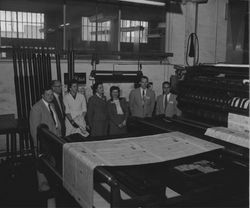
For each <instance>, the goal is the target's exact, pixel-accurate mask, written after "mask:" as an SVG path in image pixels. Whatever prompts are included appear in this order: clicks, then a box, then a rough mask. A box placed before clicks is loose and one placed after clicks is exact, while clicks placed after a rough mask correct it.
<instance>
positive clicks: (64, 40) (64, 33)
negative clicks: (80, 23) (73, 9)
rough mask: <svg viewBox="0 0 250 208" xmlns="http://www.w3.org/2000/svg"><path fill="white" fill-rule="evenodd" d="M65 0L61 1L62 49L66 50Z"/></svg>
mask: <svg viewBox="0 0 250 208" xmlns="http://www.w3.org/2000/svg"><path fill="white" fill-rule="evenodd" d="M66 9H67V8H66V2H65V1H64V3H63V50H64V51H65V50H66V27H65V25H66Z"/></svg>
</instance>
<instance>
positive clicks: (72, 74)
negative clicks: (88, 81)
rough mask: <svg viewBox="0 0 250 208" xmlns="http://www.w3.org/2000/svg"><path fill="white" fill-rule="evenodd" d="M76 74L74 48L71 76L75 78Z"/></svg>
mask: <svg viewBox="0 0 250 208" xmlns="http://www.w3.org/2000/svg"><path fill="white" fill-rule="evenodd" d="M74 75H75V52H74V50H72V52H71V77H72V79H73V78H74Z"/></svg>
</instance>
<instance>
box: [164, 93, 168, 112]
mask: <svg viewBox="0 0 250 208" xmlns="http://www.w3.org/2000/svg"><path fill="white" fill-rule="evenodd" d="M164 104H165V106H164V111H166V109H167V105H168V95H165V101H164Z"/></svg>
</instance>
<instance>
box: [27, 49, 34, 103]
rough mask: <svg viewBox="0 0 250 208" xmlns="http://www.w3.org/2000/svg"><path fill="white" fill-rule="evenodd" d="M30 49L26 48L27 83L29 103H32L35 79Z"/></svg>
mask: <svg viewBox="0 0 250 208" xmlns="http://www.w3.org/2000/svg"><path fill="white" fill-rule="evenodd" d="M31 56H32V55H31V51H30V50H28V52H27V57H28V67H29V84H30V95H31V105H34V104H35V102H36V97H35V85H34V82H35V79H34V71H33V67H32V57H31Z"/></svg>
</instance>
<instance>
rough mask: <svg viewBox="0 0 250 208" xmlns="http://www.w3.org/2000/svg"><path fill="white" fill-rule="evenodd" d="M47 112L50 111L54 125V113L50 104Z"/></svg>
mask: <svg viewBox="0 0 250 208" xmlns="http://www.w3.org/2000/svg"><path fill="white" fill-rule="evenodd" d="M49 111H50V114H51V116H52V119H53V121H54V124H55V125H56V120H55V117H54V112H53V111H52V109H51V106H50V104H49Z"/></svg>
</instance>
